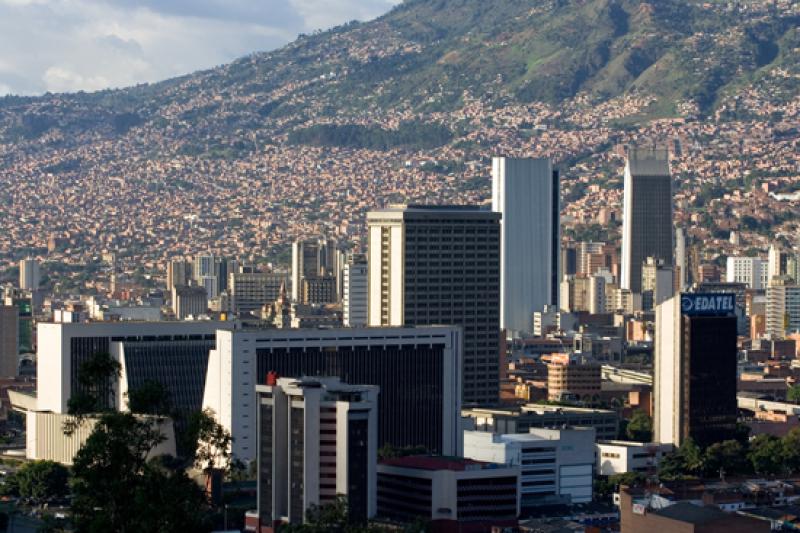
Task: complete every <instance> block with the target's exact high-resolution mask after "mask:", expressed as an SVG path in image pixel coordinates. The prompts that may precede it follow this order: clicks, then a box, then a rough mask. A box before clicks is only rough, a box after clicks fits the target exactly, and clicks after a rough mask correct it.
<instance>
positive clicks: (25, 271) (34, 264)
mask: <svg viewBox="0 0 800 533" xmlns="http://www.w3.org/2000/svg"><path fill="white" fill-rule="evenodd" d="M40 282H41V276H40V275H39V261H37V260H36V259H23V260H21V261H20V262H19V288H20V289H22V290H25V291H35V290H37V289H38V288H39V283H40Z"/></svg>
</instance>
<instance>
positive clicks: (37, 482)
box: [12, 461, 69, 505]
mask: <svg viewBox="0 0 800 533" xmlns="http://www.w3.org/2000/svg"><path fill="white" fill-rule="evenodd" d="M12 475H13V477H14V481H13V485H14V486H15V487H16V492H17V493H18V494H19V497H20V498H23V499H25V500H28V501H30V502H31V503H32V504H34V505H41V504H43V503H45V502H46V501H48V500H51V499H55V498H63V497H64V496H66V495H67V493H68V492H69V490H68V481H69V470H67V468H66V467H65V466H63V465H61V464H59V463H56V462H54V461H31V462H30V463H25V464H24V465H22V466H21V467H20V469H19V470H17V472H16V473H15V474H12Z"/></svg>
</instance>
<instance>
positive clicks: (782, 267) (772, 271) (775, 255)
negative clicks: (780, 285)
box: [767, 244, 789, 284]
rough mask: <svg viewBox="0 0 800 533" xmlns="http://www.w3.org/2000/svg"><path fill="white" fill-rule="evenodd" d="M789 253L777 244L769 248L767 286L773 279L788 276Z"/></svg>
mask: <svg viewBox="0 0 800 533" xmlns="http://www.w3.org/2000/svg"><path fill="white" fill-rule="evenodd" d="M788 261H789V253H788V252H787V251H786V250H783V249H782V248H780V246H777V245H775V244H773V245H771V246H770V247H769V253H768V255H767V284H769V283H771V282H772V278H774V277H777V276H785V275H787V266H788Z"/></svg>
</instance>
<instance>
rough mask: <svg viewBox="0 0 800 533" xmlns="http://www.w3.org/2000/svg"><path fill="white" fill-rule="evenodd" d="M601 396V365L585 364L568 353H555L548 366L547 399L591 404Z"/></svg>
mask: <svg viewBox="0 0 800 533" xmlns="http://www.w3.org/2000/svg"><path fill="white" fill-rule="evenodd" d="M599 396H600V365H599V364H597V363H583V362H581V361H579V360H577V359H576V358H575V357H574V356H571V355H570V354H566V353H554V354H551V356H550V362H549V363H548V364H547V399H548V400H555V401H561V400H572V401H579V402H584V403H586V404H591V403H592V402H597V401H598V400H599Z"/></svg>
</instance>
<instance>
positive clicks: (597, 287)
mask: <svg viewBox="0 0 800 533" xmlns="http://www.w3.org/2000/svg"><path fill="white" fill-rule="evenodd" d="M608 279H609V278H608V277H607V276H604V275H603V274H600V273H599V271H598V273H595V274H592V277H590V278H589V313H591V314H593V315H598V314H601V313H605V312H606V285H608V283H609V281H608Z"/></svg>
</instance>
